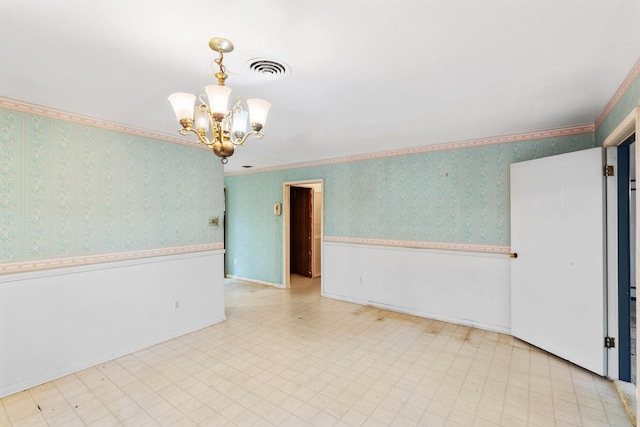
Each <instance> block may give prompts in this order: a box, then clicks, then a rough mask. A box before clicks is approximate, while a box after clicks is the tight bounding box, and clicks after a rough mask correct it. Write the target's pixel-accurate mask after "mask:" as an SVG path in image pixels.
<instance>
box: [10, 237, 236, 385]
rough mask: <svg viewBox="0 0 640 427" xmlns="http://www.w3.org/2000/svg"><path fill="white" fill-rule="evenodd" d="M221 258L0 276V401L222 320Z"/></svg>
mask: <svg viewBox="0 0 640 427" xmlns="http://www.w3.org/2000/svg"><path fill="white" fill-rule="evenodd" d="M223 254H224V250H216V251H206V252H194V253H188V254H180V255H170V256H161V257H153V258H141V259H136V260H128V261H116V262H110V263H103V264H94V265H85V266H79V267H68V268H58V269H52V270H44V271H37V272H30V273H16V274H7V275H2V276H0V397H3V396H7V395H9V394H13V393H16V392H18V391H21V390H24V389H26V388H29V387H32V386H35V385H38V384H42V383H44V382H47V381H50V380H53V379H55V378H59V377H61V376H64V375H67V374H69V373H72V372H76V371H79V370H81V369H84V368H87V367H90V366H93V365H96V364H98V363H102V362H104V361H107V360H111V359H113V358H116V357H119V356H122V355H125V354H128V353H131V352H133V351H136V350H139V349H142V348H145V347H148V346H151V345H153V344H157V343H159V342H162V341H165V340H168V339H171V338H174V337H177V336H180V335H183V334H185V333H188V332H191V331H194V330H197V329H200V328H203V327H206V326H209V325H213V324H215V323H218V322H221V321H223V320H225V319H226V317H225V312H224V280H223V277H224V270H223ZM176 301H177V302H178V303H177V305H178V308H176Z"/></svg>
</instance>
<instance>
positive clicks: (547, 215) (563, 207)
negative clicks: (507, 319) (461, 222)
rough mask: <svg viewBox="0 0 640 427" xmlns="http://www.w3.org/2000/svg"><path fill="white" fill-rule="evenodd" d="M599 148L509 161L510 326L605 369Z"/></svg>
mask: <svg viewBox="0 0 640 427" xmlns="http://www.w3.org/2000/svg"><path fill="white" fill-rule="evenodd" d="M603 165H604V162H603V149H602V148H592V149H589V150H583V151H578V152H574V153H568V154H562V155H558V156H552V157H546V158H543V159H537V160H531V161H526V162H521V163H514V164H512V165H511V248H512V252H515V253H517V254H518V257H517V258H515V259H512V262H511V330H512V334H513V335H514V336H516V337H518V338H520V339H522V340H524V341H527V342H529V343H531V344H533V345H535V346H537V347H540V348H542V349H544V350H547V351H548V352H550V353H553V354H555V355H557V356H560V357H561V358H563V359H566V360H569V361H571V362H573V363H575V364H576V365H579V366H582V367H583V368H586V369H588V370H590V371H592V372H595V373H597V374H600V375H605V373H606V372H605V361H606V360H605V357H606V353H605V348H604V336H605V311H604V295H605V285H604V283H605V282H604V243H605V239H604V233H605V231H604V218H605V216H604V212H605V205H604V176H603Z"/></svg>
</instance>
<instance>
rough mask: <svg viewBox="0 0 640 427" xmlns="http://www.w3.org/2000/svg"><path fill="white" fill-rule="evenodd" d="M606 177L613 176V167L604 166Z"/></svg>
mask: <svg viewBox="0 0 640 427" xmlns="http://www.w3.org/2000/svg"><path fill="white" fill-rule="evenodd" d="M604 176H613V165H604Z"/></svg>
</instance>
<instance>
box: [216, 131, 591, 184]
mask: <svg viewBox="0 0 640 427" xmlns="http://www.w3.org/2000/svg"><path fill="white" fill-rule="evenodd" d="M591 132H595V125H594V124H593V123H591V124H582V125H577V126H568V127H562V128H557V129H549V130H542V131H536V132H527V133H519V134H514V135H504V136H496V137H490V138H480V139H470V140H465V141H458V142H449V143H445V144H436V145H423V146H419V147H413V148H403V149H399V150H391V151H382V152H377V153H368V154H358V155H354V156H347V157H336V158H333V159H326V160H317V161H312V162H304V163H293V164H289V165H281V166H272V167H266V168H259V169H251V170H247V171H237V172H226V173H225V174H224V176H235V175H248V174H254V173H264V172H274V171H281V170H287V169H299V168H309V167H315V166H324V165H332V164H338V163H349V162H357V161H360V160H371V159H380V158H384V157H395V156H404V155H408V154H418V153H427V152H431V151H443V150H455V149H457V148H465V147H479V146H483V145H492V144H502V143H505V142H517V141H529V140H534V139H541V138H553V137H558V136H568V135H579V134H583V133H591Z"/></svg>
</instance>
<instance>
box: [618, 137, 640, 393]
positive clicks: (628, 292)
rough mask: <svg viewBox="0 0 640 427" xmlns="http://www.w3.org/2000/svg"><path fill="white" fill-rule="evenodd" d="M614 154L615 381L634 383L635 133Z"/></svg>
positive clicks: (635, 375) (635, 373) (635, 380)
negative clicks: (616, 282) (616, 195)
mask: <svg viewBox="0 0 640 427" xmlns="http://www.w3.org/2000/svg"><path fill="white" fill-rule="evenodd" d="M617 151H618V152H617V163H618V180H617V186H618V322H619V323H618V328H619V332H618V336H619V353H618V357H619V378H620V379H621V380H622V381H627V382H631V383H633V384H636V383H637V379H636V378H637V369H636V363H637V362H636V339H635V336H636V331H635V329H636V315H635V311H636V310H635V309H636V294H635V291H636V262H635V261H636V256H635V253H636V247H635V246H636V245H635V243H636V242H635V235H636V199H635V193H636V192H635V175H636V172H635V169H636V166H635V134H634V135H631V136H630V137H629V138H627V139H626V140H625V141H624V142H623V143H622V144H620V145H618V148H617Z"/></svg>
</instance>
